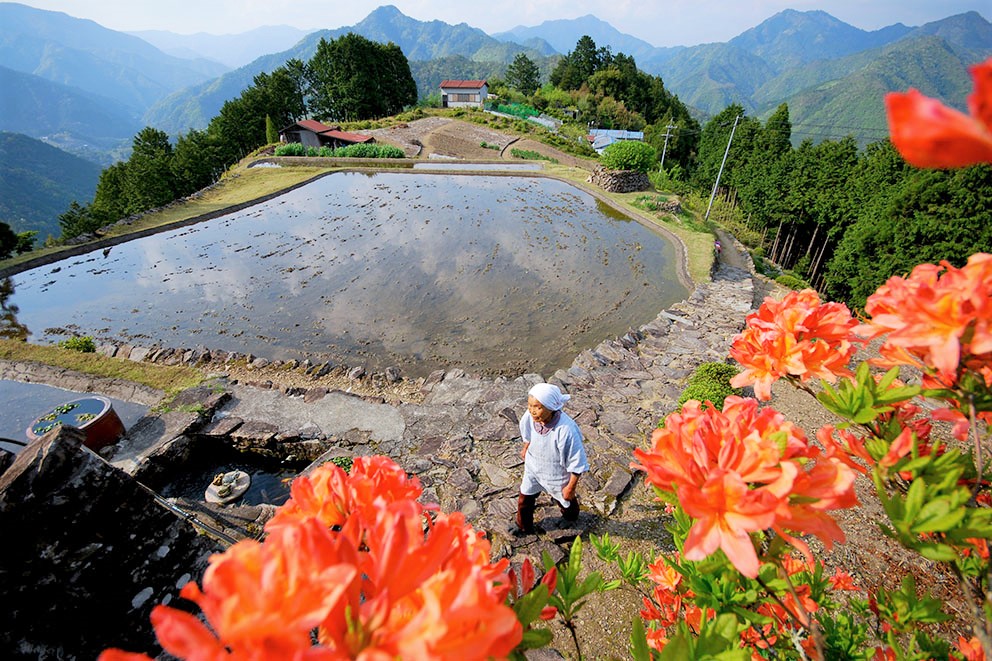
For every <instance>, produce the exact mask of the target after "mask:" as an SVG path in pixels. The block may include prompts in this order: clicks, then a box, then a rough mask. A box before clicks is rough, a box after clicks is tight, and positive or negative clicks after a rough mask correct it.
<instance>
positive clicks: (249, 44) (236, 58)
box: [129, 25, 309, 69]
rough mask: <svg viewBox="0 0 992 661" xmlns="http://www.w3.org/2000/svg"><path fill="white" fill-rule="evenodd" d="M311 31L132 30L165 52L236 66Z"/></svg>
mask: <svg viewBox="0 0 992 661" xmlns="http://www.w3.org/2000/svg"><path fill="white" fill-rule="evenodd" d="M308 33H309V31H308V30H300V29H299V28H294V27H291V26H289V25H267V26H264V27H260V28H255V29H254V30H249V31H248V32H241V33H239V34H221V35H217V34H207V33H206V32H197V33H196V34H176V33H175V32H165V31H163V30H144V31H141V32H130V33H129V34H132V35H134V36H136V37H139V38H141V39H144V40H145V41H147V42H148V43H150V44H151V45H152V46H155V47H156V48H158V49H159V50H160V51H162V52H163V53H168V54H169V55H173V56H175V57H180V58H183V59H187V60H193V59H197V58H205V59H208V60H214V61H215V62H220V63H222V64H224V65H226V66H227V67H229V68H231V69H236V68H237V67H241V66H244V65H246V64H248V63H249V62H251V61H253V60H256V59H258V58H259V57H261V56H262V55H267V54H268V53H277V52H280V51H284V50H286V49H287V48H291V47H292V46H293V45H294V44H296V43H297V42H298V41H299V40H300V39H302V38H303V37H305V36H307V34H308Z"/></svg>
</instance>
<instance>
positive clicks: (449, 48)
mask: <svg viewBox="0 0 992 661" xmlns="http://www.w3.org/2000/svg"><path fill="white" fill-rule="evenodd" d="M349 32H354V33H355V34H359V35H361V36H363V37H365V38H367V39H371V40H373V41H379V42H383V43H385V42H390V41H391V42H393V43H395V44H396V45H397V46H399V47H400V48H401V49H402V50H403V54H404V55H406V57H407V59H408V60H410V61H411V70H416V69H418V67H417V66H416V63H417V62H426V61H430V60H437V59H440V58H446V57H454V56H461V57H464V58H466V59H468V60H470V61H473V62H478V63H480V65H481V66H480V68H488V69H491V68H492V66H491V65H492V64H493V63H497V64H498V63H502V64H503V65H504V66H505V65H506V64H508V63H509V62H511V61H512V60H513V58H514V56H515V55H516V54H517V53H520V52H525V53H527V54H528V56H530V57H532V58H533V59H536V60H540V59H542V55H541V54H540V52H537V51H534V50H533V49H528V48H525V47H523V46H520V45H519V44H513V43H506V42H501V41H498V40H496V39H493V38H492V37H490V36H489V35H487V34H486V33H485V32H483V31H482V30H479V29H478V28H473V27H469V26H468V25H466V24H465V23H460V24H458V25H449V24H448V23H444V22H443V21H428V22H425V21H418V20H416V19H413V18H410V17H409V16H405V15H404V14H402V13H401V12H400V10H398V9H397V8H396V7H393V6H391V5H387V6H384V7H379V8H378V9H376V10H375V11H373V12H372V13H371V14H369V15H368V16H366V17H365V18H364V19H363V20H362V21H361V22H359V23H356V24H355V25H352V26H346V27H342V28H337V29H335V30H320V31H318V32H313V33H311V34H308V35H307V36H306V37H304V38H303V39H302V40H301V41H300V42H299V43H297V44H296V45H295V46H293V47H292V48H291V49H289V50H286V51H283V52H281V53H275V54H272V55H266V56H263V57H260V58H258V59H257V60H255V61H253V62H252V63H251V64H248V65H246V66H243V67H241V68H239V69H235V70H234V71H231V72H228V73H227V74H224V75H223V76H221V77H220V78H217V79H215V80H212V81H210V82H208V83H203V84H200V85H194V86H192V87H190V88H188V89H185V90H181V91H180V92H176V93H174V94H172V95H170V96H169V97H167V98H165V99H162V100H161V101H160V102H159V103H157V104H156V105H155V106H154V107H152V108H151V109H149V111H148V113H147V114H146V115H145V118H144V119H145V123H146V124H149V125H152V126H156V127H158V128H160V129H162V130H164V131H167V132H169V133H173V134H174V133H177V132H180V131H186V130H189V129H190V128H203V127H205V126H206V125H207V124H208V123H209V121H210V119H211V118H212V117H214V116H216V115H217V113H219V112H220V108H221V106H222V105H223V104H224V101H227V100H228V99H232V98H235V97H237V96H238V95H239V94H240V93H241V92H242V91H243V90H244V89H245V88H246V87H248V86H249V85H251V82H252V79H253V78H254V77H255V76H256V75H257V74H259V73H261V72H266V73H269V72H272V71H273V70H275V69H276V68H278V67H280V66H282V65H283V64H284V63H285V62H286V61H287V60H289V59H291V58H296V59H300V60H303V61H307V60H309V59H310V58H312V57H313V55H314V53H315V52H316V51H317V44H318V43H319V42H320V40H321V39H328V40H330V39H337V38H338V37H342V36H344V35H346V34H348V33H349ZM449 77H451V76H442V78H449ZM415 80H417V86H418V90H419V92H420V94H421V95H426V94H428V93H430V92H431V91H433V88H431V87H429V86H428V85H429V83H422V81H421V80H419V79H417V78H416V77H415Z"/></svg>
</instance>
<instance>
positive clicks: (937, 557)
mask: <svg viewBox="0 0 992 661" xmlns="http://www.w3.org/2000/svg"><path fill="white" fill-rule="evenodd" d="M917 550H918V551H919V553H920V555H922V556H923V557H924V558H926V559H927V560H934V561H936V562H954V561H955V560H957V558H958V554H957V552H956V551H955V550H954V549H953V548H951V547H950V546H948V545H947V544H932V545H926V546H921V547H920V548H919V549H917Z"/></svg>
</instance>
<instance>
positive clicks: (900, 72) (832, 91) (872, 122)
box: [766, 36, 972, 142]
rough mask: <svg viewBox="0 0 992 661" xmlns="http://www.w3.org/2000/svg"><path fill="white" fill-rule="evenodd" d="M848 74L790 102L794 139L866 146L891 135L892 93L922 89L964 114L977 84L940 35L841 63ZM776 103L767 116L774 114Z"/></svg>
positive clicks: (803, 92) (899, 42)
mask: <svg viewBox="0 0 992 661" xmlns="http://www.w3.org/2000/svg"><path fill="white" fill-rule="evenodd" d="M836 66H837V68H838V69H839V70H841V71H845V69H846V75H844V76H842V77H836V78H832V79H830V80H827V81H825V82H823V83H820V84H818V85H812V86H809V87H807V88H805V89H803V90H802V91H800V92H797V93H796V94H793V95H791V96H789V97H788V98H785V99H784V100H785V101H786V102H787V103H788V104H789V115H790V118H791V120H792V127H793V133H794V138H795V139H798V140H802V139H805V138H809V139H811V140H813V141H814V142H819V141H820V140H821V139H822V138H824V137H834V138H839V137H841V136H843V135H845V134H848V133H850V134H852V135H855V136H856V137H858V138H860V139H861V140H862V141H874V140H880V139H882V138H884V137H885V136H887V135H888V129H887V123H886V119H885V107H884V98H885V94H886V93H887V92H891V91H894V90H898V91H901V90H906V89H909V88H910V87H913V88H916V89H918V90H919V91H920V92H922V93H924V94H926V95H927V96H932V97H936V98H940V99H944V100H945V102H946V103H948V104H949V105H952V106H956V107H957V108H959V109H961V110H964V108H965V99H966V98H967V96H968V94H970V93H971V89H972V81H971V77H970V76H969V75H968V71H967V69H966V67H965V66H964V63H963V62H962V61H961V59H960V57H959V56H958V54H957V53H956V52H955V51H954V50H953V49H952V48H951V47H950V46H949V45H948V43H947V42H946V41H945V40H944V39H941V38H940V37H936V36H919V37H914V38H912V39H902V40H900V41H897V42H896V43H894V44H891V45H889V46H886V47H884V48H881V49H873V50H872V51H870V52H868V53H862V54H858V55H852V56H849V57H847V58H843V59H842V60H838V61H837V62H836ZM770 106H771V104H769V106H768V107H767V108H766V113H767V112H770V111H771V107H770Z"/></svg>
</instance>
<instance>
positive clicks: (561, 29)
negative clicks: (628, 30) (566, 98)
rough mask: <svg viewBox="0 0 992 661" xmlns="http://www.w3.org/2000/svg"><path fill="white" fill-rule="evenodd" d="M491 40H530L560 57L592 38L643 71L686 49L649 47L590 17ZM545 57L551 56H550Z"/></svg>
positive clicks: (545, 24)
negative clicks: (631, 59) (583, 39)
mask: <svg viewBox="0 0 992 661" xmlns="http://www.w3.org/2000/svg"><path fill="white" fill-rule="evenodd" d="M493 36H494V37H496V38H497V39H499V40H501V41H513V42H516V43H518V44H525V43H526V41H527V40H530V39H539V40H541V41H545V42H547V43H548V44H550V45H551V47H552V48H553V49H554V50H555V51H557V52H559V53H561V54H562V55H564V54H565V53H568V52H570V51H572V50H574V49H575V44H576V42H577V41H578V40H579V39H580V38H581V37H583V36H589V37H592V40H593V41H595V42H596V45H597V46H609V47H610V49H611V50H612V51H613V52H614V53H624V54H625V55H632V56H633V57H634V59H635V60H636V61H637V64H638V67H639V68H641V69H642V70H645V71H646V69H644V64H643V63H644V62H662V61H664V60H666V59H668V58H669V57H671V56H672V55H674V54H675V53H677V52H679V51H680V50H682V49H683V48H685V47H684V46H675V47H672V48H659V47H657V46H652V45H651V44H649V43H648V42H646V41H644V40H642V39H638V38H637V37H632V36H630V35H629V34H624V33H622V32H620V31H619V30H617V29H616V28H615V27H613V26H612V25H610V24H609V23H607V22H606V21H602V20H600V19H598V18H596V17H595V16H593V15H592V14H587V15H585V16H580V17H579V18H573V19H559V20H554V21H544V22H543V23H541V24H540V25H536V26H533V27H525V26H523V25H518V26H517V27H515V28H513V29H512V30H507V31H506V32H499V33H497V34H494V35H493ZM547 54H548V55H551V54H552V53H547Z"/></svg>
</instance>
